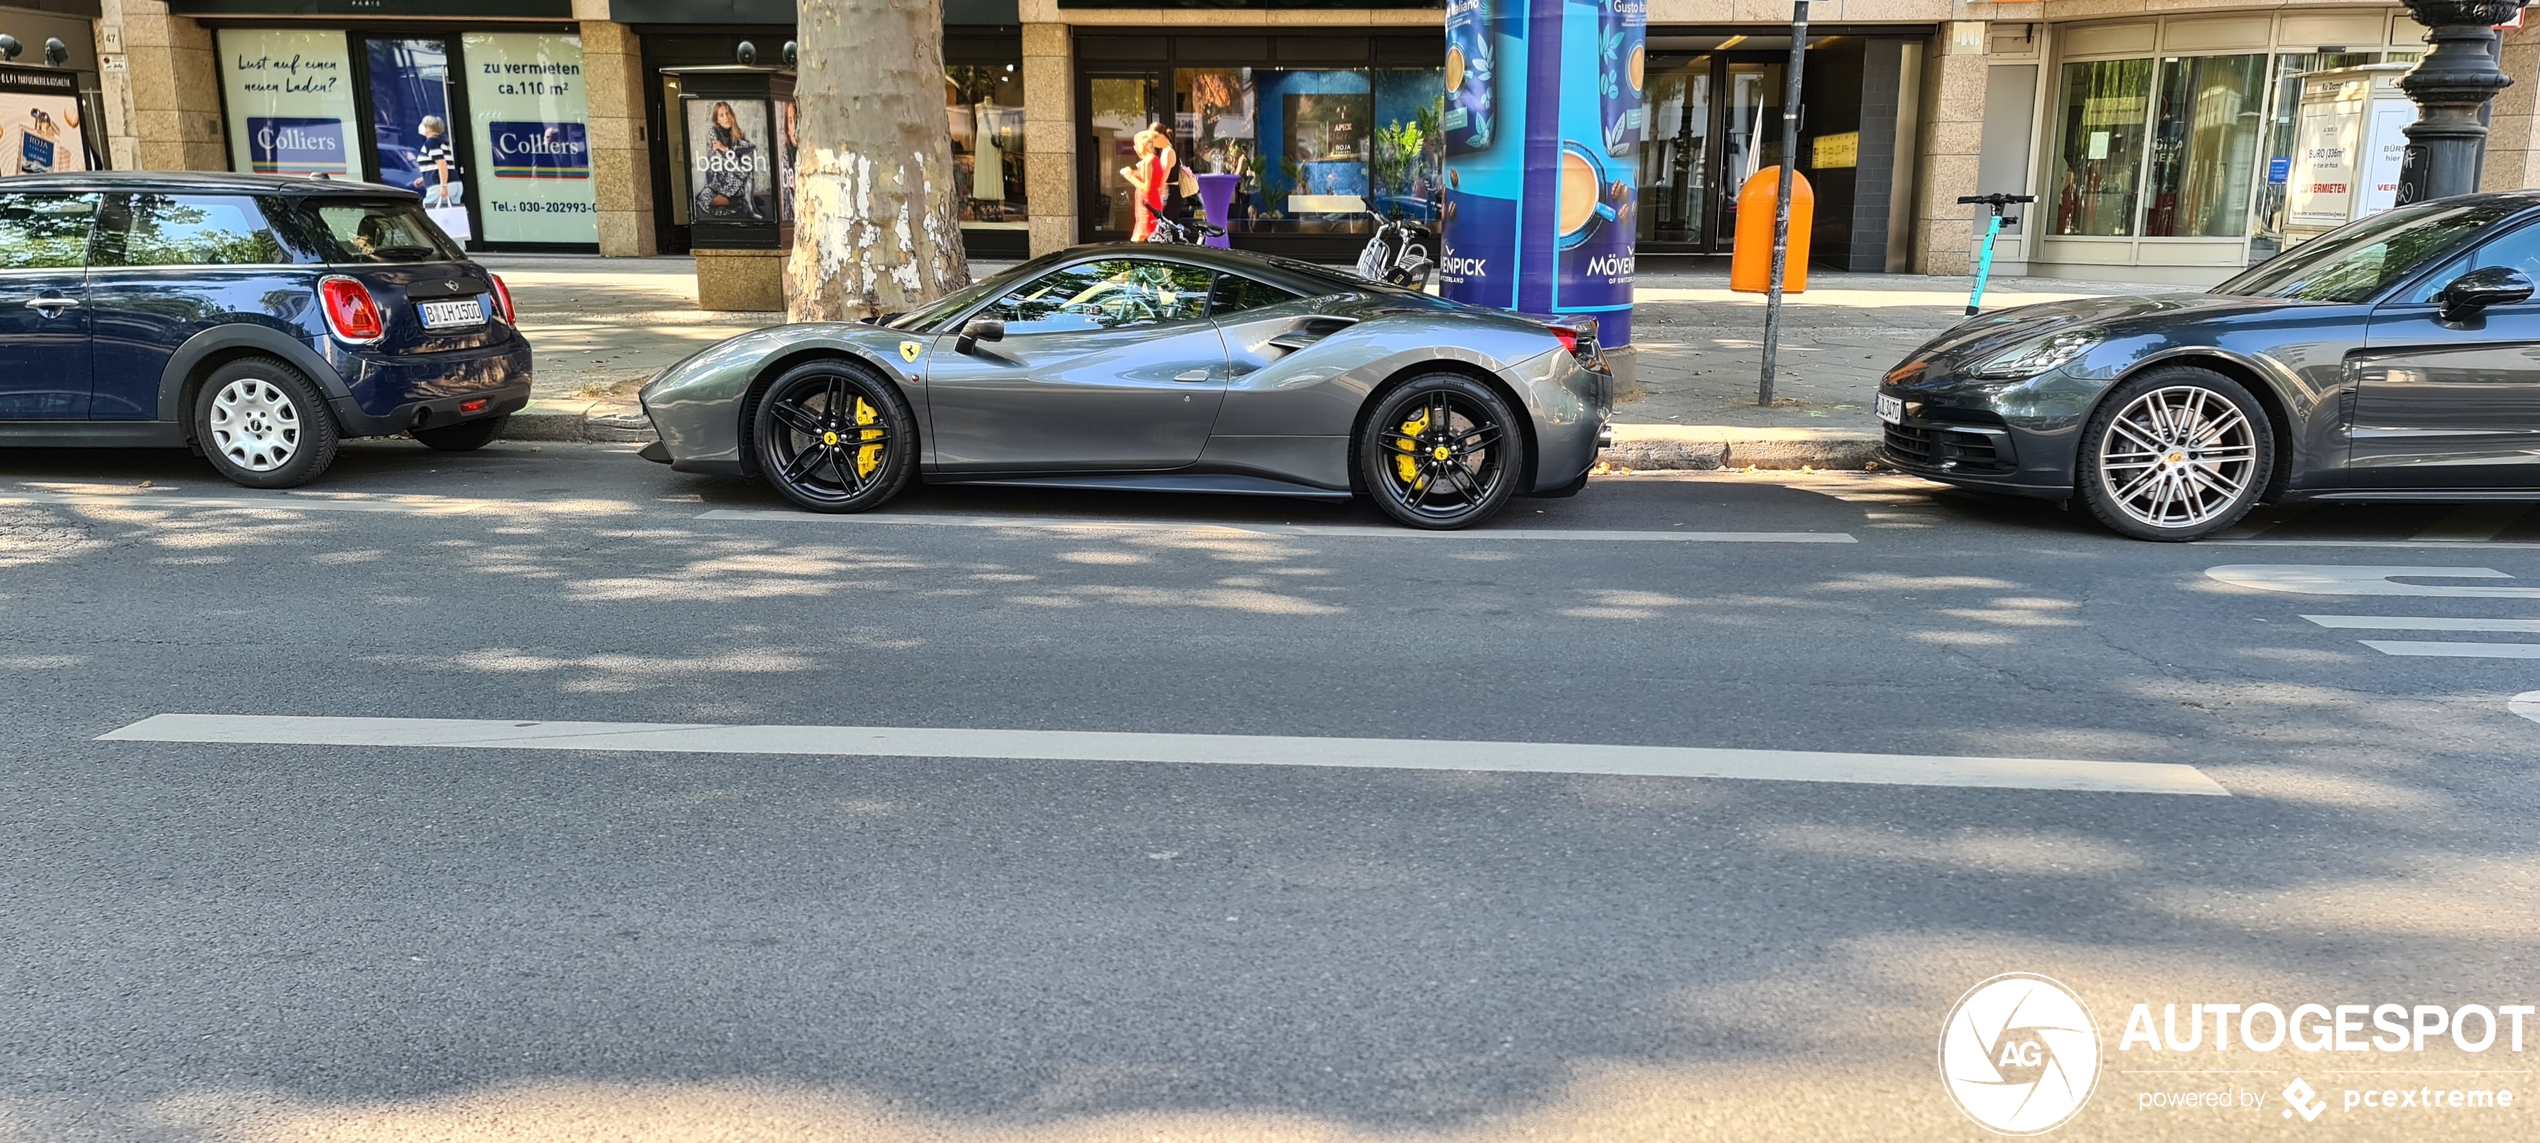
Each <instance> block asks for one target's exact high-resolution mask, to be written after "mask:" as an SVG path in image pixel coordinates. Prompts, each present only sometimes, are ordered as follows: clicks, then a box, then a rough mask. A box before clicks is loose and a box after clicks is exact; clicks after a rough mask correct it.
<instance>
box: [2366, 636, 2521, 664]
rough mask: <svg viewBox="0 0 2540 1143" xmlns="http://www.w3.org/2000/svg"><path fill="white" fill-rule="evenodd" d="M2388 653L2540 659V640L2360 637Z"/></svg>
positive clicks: (2375, 648)
mask: <svg viewBox="0 0 2540 1143" xmlns="http://www.w3.org/2000/svg"><path fill="white" fill-rule="evenodd" d="M2357 642H2360V643H2362V644H2363V645H2364V646H2367V647H2370V648H2372V649H2373V650H2375V651H2379V652H2381V653H2382V654H2384V655H2415V656H2422V657H2427V658H2437V659H2540V643H2419V642H2412V641H2409V640H2403V639H2360V640H2357Z"/></svg>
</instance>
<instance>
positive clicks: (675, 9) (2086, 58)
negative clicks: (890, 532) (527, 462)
mask: <svg viewBox="0 0 2540 1143" xmlns="http://www.w3.org/2000/svg"><path fill="white" fill-rule="evenodd" d="M1136 2H1137V0H944V15H945V38H944V49H945V50H944V57H945V72H946V75H945V114H946V119H945V126H946V130H947V132H948V134H949V137H950V140H951V143H952V148H953V152H954V156H955V165H956V167H957V168H958V171H959V175H958V177H959V178H960V180H961V192H962V196H963V199H962V201H963V207H962V219H961V222H962V227H963V231H964V234H965V236H966V238H967V239H968V244H969V245H970V247H971V249H972V251H973V253H974V255H976V256H980V257H997V258H1011V257H1020V256H1023V255H1025V254H1027V253H1034V252H1040V251H1046V250H1052V249H1058V248H1062V247H1065V246H1068V245H1072V244H1074V243H1077V242H1083V241H1092V240H1099V239H1104V238H1110V237H1115V236H1119V235H1122V234H1124V233H1125V232H1126V229H1127V224H1128V206H1127V198H1126V190H1125V187H1124V185H1123V180H1121V178H1120V177H1119V175H1118V173H1117V172H1118V168H1120V167H1121V166H1123V165H1125V164H1126V151H1125V148H1126V147H1127V146H1128V141H1129V137H1130V136H1131V135H1133V134H1134V133H1135V132H1136V131H1137V130H1138V129H1139V128H1140V127H1143V126H1146V125H1149V124H1160V125H1165V126H1167V127H1169V128H1170V129H1171V130H1172V131H1173V132H1174V134H1175V137H1176V140H1177V142H1178V143H1179V145H1180V151H1181V153H1182V155H1183V156H1184V157H1185V159H1186V161H1188V162H1190V164H1191V165H1192V166H1193V167H1195V168H1197V169H1199V170H1201V171H1218V172H1223V173H1228V174H1236V175H1239V176H1240V182H1239V189H1238V191H1237V197H1236V202H1235V205H1234V208H1233V210H1232V211H1231V215H1230V223H1231V225H1230V229H1232V230H1233V231H1234V235H1235V241H1236V242H1237V243H1238V244H1239V245H1245V246H1252V247H1256V248H1262V249H1268V250H1276V251H1283V252H1287V253H1292V254H1297V255H1300V256H1307V257H1329V256H1335V255H1345V254H1347V253H1348V252H1350V251H1353V250H1355V248H1356V247H1357V245H1358V244H1359V243H1360V242H1362V241H1363V237H1362V236H1363V234H1364V233H1365V230H1366V228H1367V226H1368V225H1369V223H1368V221H1367V216H1366V212H1367V211H1370V210H1376V211H1382V212H1384V213H1387V214H1394V215H1402V216H1408V217H1414V218H1425V217H1429V215H1428V214H1427V213H1426V212H1429V211H1433V210H1434V209H1435V206H1434V203H1435V202H1436V200H1437V186H1436V179H1437V177H1438V176H1437V173H1436V172H1437V170H1438V163H1437V161H1436V159H1437V151H1438V146H1439V139H1440V132H1439V130H1438V123H1437V118H1436V117H1437V96H1438V94H1439V93H1440V92H1441V91H1442V90H1443V84H1444V80H1443V76H1444V68H1445V67H1446V50H1445V38H1444V31H1443V27H1444V15H1445V9H1444V4H1443V3H1442V0H1369V2H1368V4H1367V6H1363V7H1335V6H1330V0H1252V2H1250V3H1234V2H1228V0H1179V2H1175V3H1162V4H1159V3H1157V2H1156V0H1145V2H1144V3H1141V4H1138V5H1137V6H1130V5H1131V4H1133V3H1136ZM1519 2H1533V3H1540V2H1545V0H1485V3H1509V4H1514V3H1519ZM6 5H15V6H14V7H10V6H6ZM1647 8H1648V21H1649V30H1648V57H1647V63H1646V66H1645V72H1644V77H1643V90H1642V102H1643V109H1644V110H1643V116H1644V122H1645V128H1644V136H1645V142H1644V143H1643V144H1642V146H1641V150H1640V153H1639V155H1638V156H1637V159H1636V162H1635V163H1634V174H1633V177H1635V178H1637V179H1638V180H1639V183H1640V194H1639V203H1640V206H1639V208H1638V212H1637V217H1636V218H1635V219H1634V220H1633V225H1635V226H1636V227H1637V228H1638V233H1639V240H1640V248H1641V250H1642V251H1643V252H1644V253H1649V254H1669V253H1678V254H1703V253H1720V252H1725V251H1726V250H1727V249H1728V245H1729V241H1730V238H1731V235H1732V234H1733V233H1734V222H1735V213H1734V211H1735V196H1736V190H1737V188H1738V186H1739V184H1740V183H1741V182H1742V181H1743V180H1744V179H1745V178H1747V177H1750V176H1751V175H1752V174H1753V173H1754V172H1756V171H1758V170H1761V169H1763V168H1766V167H1769V166H1771V165H1773V164H1774V163H1777V162H1778V161H1779V160H1780V157H1781V156H1780V149H1781V144H1780V124H1781V107H1780V103H1781V101H1782V99H1783V86H1784V84H1783V75H1782V69H1783V68H1784V67H1785V66H1786V61H1787V57H1788V52H1789V40H1788V33H1789V29H1788V25H1787V23H1786V22H1785V21H1786V20H1787V18H1788V15H1789V12H1788V5H1787V3H1786V0H1649V3H1648V6H1647ZM1812 15H1813V23H1812V25H1811V30H1810V37H1809V45H1808V51H1807V58H1808V65H1807V68H1806V71H1805V75H1804V78H1803V89H1802V97H1801V101H1800V103H1801V108H1800V111H1801V138H1800V147H1799V151H1798V155H1797V159H1798V166H1799V168H1800V169H1801V170H1802V171H1803V172H1805V173H1807V175H1808V177H1809V179H1810V181H1811V183H1812V184H1813V185H1814V187H1815V189H1816V193H1817V220H1816V230H1815V234H1814V242H1813V244H1812V249H1813V256H1814V257H1815V259H1816V260H1817V261H1819V262H1821V263H1825V264H1829V265H1833V266H1838V267H1843V268H1849V269H1856V270H1892V271H1902V270H1915V271H1922V272H1932V273H1960V272H1964V271H1965V270H1966V268H1967V266H1968V265H1969V262H1970V259H1971V252H1972V248H1973V244H1974V242H1975V241H1976V238H1977V235H1979V234H1980V233H1981V231H1980V229H1979V225H1978V222H1977V219H1976V217H1975V215H1974V212H1973V211H1972V210H1971V209H1970V208H1968V207H1965V206H1961V205H1959V204H1958V203H1957V201H1956V200H1957V198H1958V197H1960V196H1962V195H1972V194H1978V193H1987V192H1994V191H2004V192H2010V193H2016V194H2033V195H2036V196H2037V198H2038V202H2037V203H2036V204H2035V205H2034V206H2033V207H2030V208H2028V209H2026V210H2025V211H2023V212H2021V214H2020V217H2019V218H2018V221H2017V222H2016V223H2014V224H2013V225H2012V226H2010V227H2008V228H2006V230H2005V232H2004V236H2003V240H2002V244H2001V246H2000V249H1999V254H1998V262H1999V264H2000V265H2001V267H2002V269H2003V270H2004V271H2005V272H2010V273H2020V272H2031V273H2053V274H2061V275H2069V276H2075V277H2091V278H2108V277H2124V278H2137V279H2142V280H2147V281H2170V282H2179V283H2182V284H2197V283H2205V282H2211V281H2216V280H2219V279H2220V278H2222V277H2224V276H2226V275H2228V274H2229V273H2231V272H2233V271H2234V270H2236V269H2238V268H2239V267H2241V266H2243V265H2246V264H2248V263H2249V262H2251V261H2253V260H2258V259H2263V258H2264V257H2266V256H2268V255H2269V254H2271V253H2273V252H2274V251H2275V250H2276V249H2279V248H2280V247H2281V246H2282V244H2283V243H2284V242H2285V241H2286V219H2287V211H2288V202H2287V193H2286V192H2287V185H2288V182H2287V180H2288V179H2289V178H2290V177H2291V172H2290V166H2291V164H2290V163H2289V161H2288V160H2289V159H2290V158H2292V151H2293V150H2294V149H2295V148H2294V141H2295V137H2296V133H2297V132H2296V123H2295V113H2296V110H2297V105H2298V102H2299V100H2300V98H2301V92H2302V88H2303V84H2302V82H2301V79H2300V77H2301V76H2303V75H2304V74H2307V73H2311V72H2317V71H2323V70H2329V69H2334V68H2345V67H2352V66H2356V65H2368V64H2383V63H2398V64H2404V63H2406V62H2407V61H2410V60H2413V59H2414V58H2416V54H2417V53H2419V52H2422V51H2423V50H2424V45H2423V43H2422V42H2421V38H2422V35H2423V32H2422V29H2419V28H2418V27H2417V26H2416V25H2415V24H2413V23H2412V22H2411V21H2410V20H2409V19H2408V17H2407V14H2406V12H2405V10H2404V9H2403V8H2399V7H2396V6H2393V5H2390V4H2387V3H2374V2H2365V0H2312V2H2310V3H2304V4H2301V5H2298V6H2297V5H2290V4H2285V3H2281V2H2276V3H2267V2H2252V0H2041V2H2031V3H1977V2H1970V0H1820V2H1819V3H1816V4H1814V5H1812ZM794 18H795V10H794V2H793V0H394V2H393V3H390V2H386V0H0V33H10V34H13V35H15V36H16V37H17V39H19V40H20V41H21V42H27V41H29V40H30V34H29V33H28V32H18V31H13V30H12V29H13V27H15V26H19V25H23V26H25V27H27V28H39V27H41V28H45V29H55V30H56V31H53V32H49V33H47V34H50V35H54V36H56V37H59V32H58V29H60V28H62V27H65V26H68V27H71V28H74V29H84V30H85V34H86V38H85V39H84V40H81V39H79V37H78V36H76V35H74V36H71V37H69V39H70V40H73V41H76V47H77V50H76V51H75V52H73V53H72V57H73V58H71V59H68V60H65V61H64V63H63V64H62V65H58V66H54V67H51V68H49V69H47V68H43V67H37V68H34V69H30V68H28V67H26V66H24V65H26V64H27V62H28V61H25V60H19V61H0V109H5V107H6V100H7V99H8V93H9V92H10V91H11V90H13V89H12V88H11V87H10V86H9V83H10V80H9V76H10V74H11V73H12V72H15V71H28V70H49V71H50V72H57V73H60V74H63V75H68V76H69V77H70V80H69V84H70V86H71V87H72V88H74V89H75V91H76V93H77V94H78V96H79V98H80V99H81V100H83V101H84V102H82V104H81V106H82V107H83V108H86V109H88V110H87V112H86V117H85V118H84V120H83V123H82V125H81V127H80V130H81V131H83V132H85V135H84V138H85V139H86V140H87V141H88V144H87V145H88V148H89V150H91V151H93V153H94V154H95V155H96V158H97V161H98V162H100V163H107V164H111V165H113V166H116V167H155V168H193V169H236V170H274V171H284V172H297V173H305V174H315V173H325V174H327V175H329V176H330V177H343V178H358V179H368V180H374V181H380V182H386V183H390V184H393V185H404V186H413V187H415V188H416V189H418V190H421V191H424V192H425V193H426V194H427V195H428V196H430V197H433V198H434V200H435V202H436V204H437V205H436V211H437V212H438V213H440V214H441V216H442V217H443V218H444V220H445V224H447V225H450V226H451V228H452V229H454V230H455V229H459V228H461V227H464V228H466V230H467V232H468V233H469V235H470V236H471V240H472V241H473V242H474V243H475V244H476V245H478V246H480V247H483V248H487V249H550V250H589V251H596V252H599V253H602V254H612V255H633V254H647V253H654V252H663V251H677V250H682V249H685V247H686V244H687V242H688V231H689V228H690V225H691V223H692V221H693V220H694V217H695V214H696V212H697V211H698V210H700V209H706V210H713V209H717V208H716V206H715V204H714V203H713V202H712V201H711V198H710V196H706V197H701V195H706V190H705V188H700V187H697V186H692V185H690V177H689V174H688V171H689V167H690V163H689V162H688V161H687V157H688V152H689V150H690V149H691V147H692V145H694V144H695V143H696V141H695V140H692V139H691V138H690V136H692V135H696V134H698V133H700V131H705V130H716V131H723V132H727V133H728V132H740V133H742V134H743V135H747V134H748V133H750V132H754V131H755V132H759V133H761V134H774V133H781V131H782V128H781V126H779V125H777V124H773V123H771V124H763V125H762V124H742V123H737V122H735V123H732V124H729V125H725V124H722V123H720V121H716V122H715V123H714V124H713V125H711V126H700V125H699V124H691V123H690V122H688V121H687V120H688V119H689V118H690V115H688V114H683V113H682V106H683V101H682V100H681V98H680V95H681V91H680V83H681V79H680V76H679V75H678V74H677V69H682V68H693V67H699V66H712V65H725V64H732V63H734V62H736V60H737V59H738V58H739V55H740V53H741V52H742V50H743V45H744V44H747V45H749V47H750V48H751V49H753V50H754V52H755V54H756V58H757V59H758V61H759V62H760V63H763V64H774V63H777V62H779V58H780V53H781V51H782V48H783V45H784V44H785V43H786V42H787V41H789V40H790V39H792V38H793V37H792V32H793V22H794ZM41 39H42V37H40V36H39V37H36V38H35V39H34V41H33V42H37V43H40V42H41ZM2503 63H2504V66H2505V68H2506V70H2507V72H2508V74H2510V75H2512V76H2514V77H2515V79H2516V81H2517V83H2516V86H2515V87H2513V88H2511V89H2509V90H2508V91H2507V92H2506V93H2505V94H2504V96H2503V97H2501V98H2500V99H2499V101H2498V104H2497V106H2496V108H2495V113H2494V116H2493V131H2494V135H2493V138H2492V139H2491V142H2490V145H2489V152H2488V160H2487V167H2486V176H2485V177H2486V182H2487V184H2488V185H2490V186H2495V187H2505V186H2524V185H2530V184H2531V183H2532V182H2533V181H2534V179H2535V178H2540V146H2536V145H2535V143H2540V134H2535V132H2536V131H2540V118H2536V117H2535V116H2534V114H2533V107H2534V97H2535V95H2536V94H2540V38H2535V37H2534V36H2533V33H2531V32H2529V31H2525V30H2514V31H2510V32H2508V33H2507V34H2506V37H2505V41H2504V55H2503ZM47 82H53V83H56V84H58V83H59V82H60V81H59V80H48V81H47ZM686 102H688V103H690V104H694V103H696V102H698V101H694V100H691V101H686ZM701 122H702V121H701ZM56 126H57V128H59V127H61V126H62V125H59V124H57V125H56ZM770 142H773V140H770ZM0 144H5V141H0ZM444 156H446V161H447V163H448V165H449V167H450V168H451V171H452V173H455V174H456V175H457V176H458V177H457V178H456V179H454V180H453V179H451V178H450V177H449V175H448V174H445V173H444V171H443V169H442V168H443V163H444V161H445V159H444V158H443V157H444ZM445 182H455V183H457V184H458V185H455V186H448V187H445V186H443V184H444V183H445ZM701 202H702V203H705V204H706V205H704V206H702V207H701V206H700V205H699V204H700V203H701Z"/></svg>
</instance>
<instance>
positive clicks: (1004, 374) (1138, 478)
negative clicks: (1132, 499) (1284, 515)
mask: <svg viewBox="0 0 2540 1143" xmlns="http://www.w3.org/2000/svg"><path fill="white" fill-rule="evenodd" d="M1613 394H1614V383H1613V375H1612V374H1611V373H1610V372H1609V371H1608V370H1607V368H1606V366H1605V362H1604V358H1603V356H1602V355H1601V354H1600V353H1599V352H1598V350H1597V346H1596V338H1595V326H1594V324H1593V323H1592V322H1588V321H1576V322H1554V323H1550V324H1547V323H1546V322H1545V321H1543V320H1541V319H1534V318H1526V317H1521V316H1518V315H1515V314H1510V313H1506V312H1503V311H1499V310H1490V309H1482V308H1479V307H1474V306H1467V305H1461V304H1458V303H1454V302H1447V301H1441V300H1439V299H1437V298H1433V297H1430V296H1428V295H1426V294H1422V293H1417V292H1413V291H1410V290H1404V289H1400V288H1396V287H1392V286H1387V285H1384V284H1381V283H1378V282H1373V281H1369V280H1367V279H1364V278H1360V277H1358V276H1356V275H1353V274H1347V273H1343V272H1341V271H1338V270H1332V269H1328V268H1325V267H1321V266H1315V265H1310V264H1307V263H1303V262H1296V261H1291V260H1288V259H1283V258H1271V257H1264V256H1259V255H1253V254H1248V253H1242V252H1236V251H1227V250H1213V249H1208V248H1205V247H1191V246H1170V247H1165V246H1157V245H1151V244H1145V245H1142V244H1118V245H1108V246H1088V247H1079V248H1077V249H1074V250H1068V251H1064V252H1062V253H1058V254H1051V255H1046V256H1043V257H1040V258H1035V259H1033V260H1032V261H1030V262H1026V263H1024V264H1023V265H1021V266H1017V267H1015V268H1014V269H1012V270H1009V271H1007V272H1005V273H1002V274H998V275H996V276H995V277H992V278H989V279H987V280H985V281H982V282H979V283H977V284H976V285H973V286H971V287H969V288H967V289H964V290H961V291H959V292H957V293H954V294H952V295H950V296H948V297H945V298H943V299H942V300H940V301H937V302H935V303H934V304H932V305H929V306H927V307H925V308H924V309H921V310H918V311H916V312H914V313H907V314H899V315H896V316H892V317H888V318H885V319H883V320H881V321H878V322H874V323H818V324H803V325H786V326H779V327H775V328H771V329H763V330H758V331H756V332H753V333H747V334H743V335H741V336H739V337H736V338H733V339H731V340H729V341H726V342H723V343H722V344H720V345H716V346H714V347H713V348H711V349H708V350H706V351H704V352H702V353H699V354H697V355H696V356H694V357H691V358H689V359H688V360H686V361H683V362H681V363H679V364H678V365H675V366H672V367H671V368H670V369H668V370H666V371H664V372H663V373H662V374H661V376H659V377H656V378H654V379H653V380H652V382H651V383H650V384H647V385H646V386H645V387H644V390H643V393H642V399H643V402H644V411H645V413H646V415H648V416H649V417H651V418H652V422H653V425H654V427H655V428H656V429H657V430H659V432H660V434H661V441H660V443H659V444H656V445H654V446H651V447H649V448H647V449H646V450H645V455H646V456H647V457H648V458H650V459H653V460H658V461H663V462H666V463H668V464H670V465H672V466H673V467H675V468H678V469H679V470H681V471H683V472H702V473H716V474H722V475H731V476H757V477H762V478H764V479H766V480H767V481H768V482H769V483H770V484H773V485H774V486H775V487H776V488H777V490H778V491H780V492H782V493H784V495H785V496H786V498H787V499H790V500H792V501H793V502H794V503H796V504H798V505H801V506H802V507H804V508H808V509H811V510H813V511H817V512H860V511H863V510H866V509H869V508H873V507H875V506H877V505H880V504H881V503H883V502H884V501H886V500H889V499H890V498H891V497H892V496H893V495H894V494H896V493H897V492H899V490H900V489H902V488H903V487H906V486H907V484H908V482H909V480H910V479H912V478H915V479H918V480H923V481H926V482H928V483H970V484H1014V485H1035V486H1042V487H1057V488H1091V489H1123V490H1128V489H1146V490H1157V491H1174V492H1219V493H1234V494H1241V495H1255V496H1301V497H1314V498H1322V499H1346V498H1348V497H1351V496H1353V495H1365V496H1367V497H1369V498H1370V499H1372V500H1373V501H1374V502H1375V504H1376V505H1377V506H1378V507H1379V508H1381V509H1382V510H1383V511H1384V512H1385V513H1386V514H1388V515H1389V516H1391V517H1392V518H1393V519H1395V520H1397V521H1400V522H1402V523H1404V524H1407V525H1410V526H1413V527H1419V528H1461V527H1466V526H1469V525H1472V524H1476V523H1479V522H1481V521H1482V520H1484V519H1487V518H1489V516H1490V515H1491V514H1492V513H1494V512H1497V511H1498V510H1499V509H1500V508H1501V507H1502V506H1503V505H1505V504H1506V503H1507V501H1508V499H1509V498H1510V497H1511V496H1528V495H1533V496H1562V495H1568V494H1570V493H1573V492H1576V491H1578V489H1579V488H1580V487H1581V486H1583V485H1584V484H1585V483H1586V481H1587V472H1588V468H1589V466H1590V465H1592V464H1594V463H1595V461H1596V454H1597V450H1598V449H1599V448H1600V447H1602V445H1603V436H1604V432H1605V421H1606V417H1607V415H1608V414H1609V413H1610V412H1611V411H1612V409H1613Z"/></svg>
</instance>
